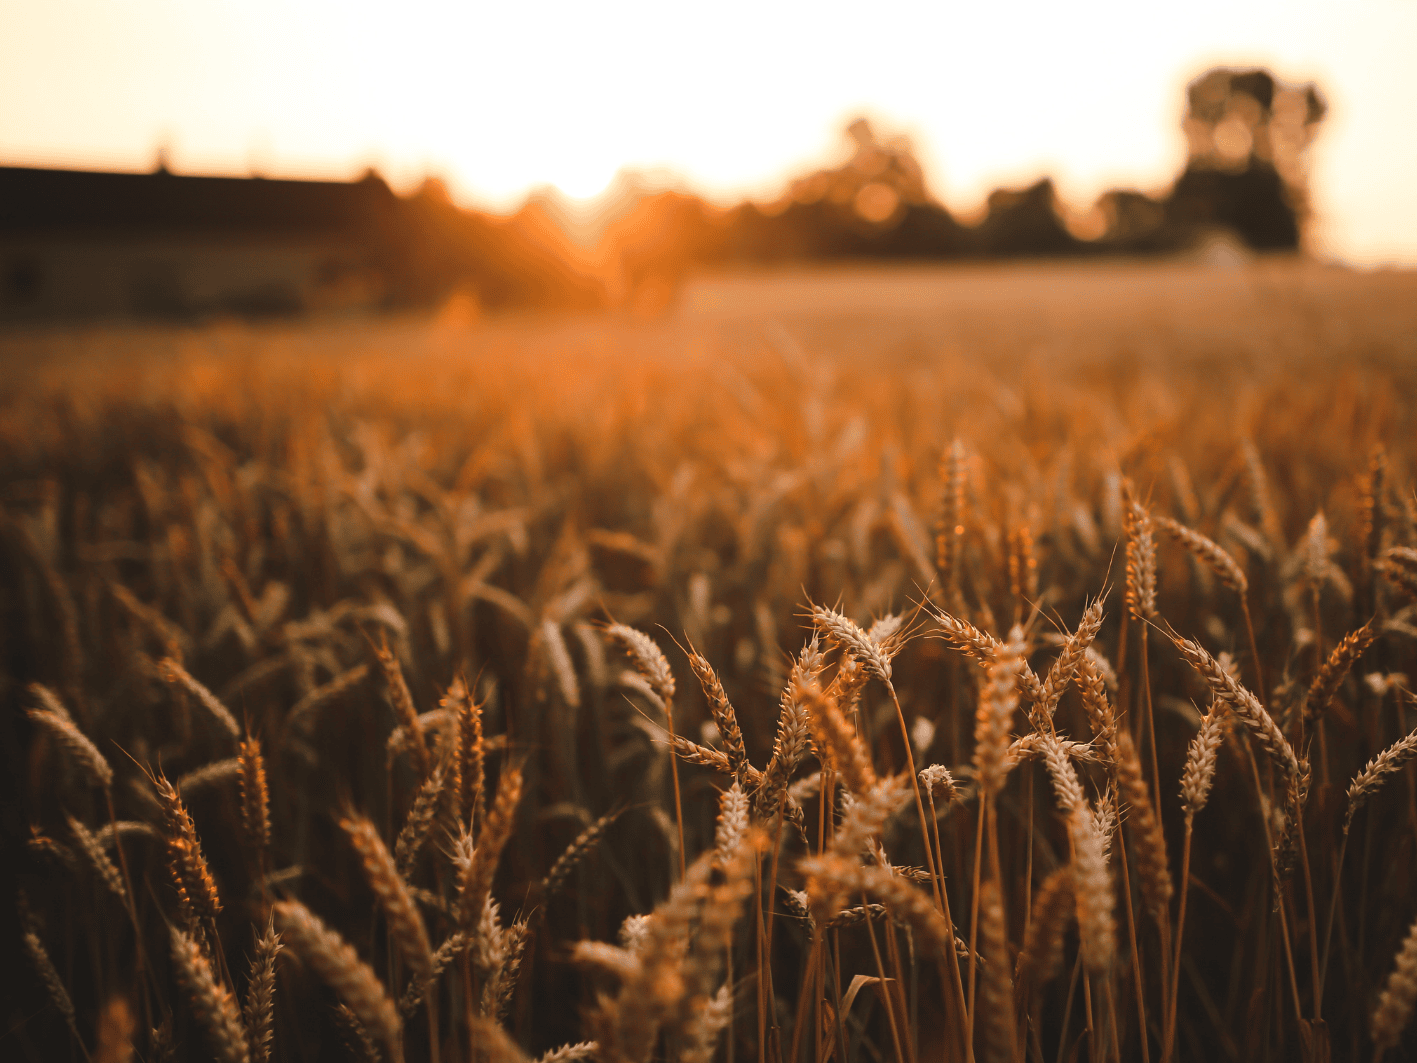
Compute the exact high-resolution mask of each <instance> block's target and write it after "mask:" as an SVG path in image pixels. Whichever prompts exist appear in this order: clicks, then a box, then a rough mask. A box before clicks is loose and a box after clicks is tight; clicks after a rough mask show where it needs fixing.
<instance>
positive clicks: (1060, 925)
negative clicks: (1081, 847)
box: [1018, 867, 1076, 984]
mask: <svg viewBox="0 0 1417 1063" xmlns="http://www.w3.org/2000/svg"><path fill="white" fill-rule="evenodd" d="M1075 915H1076V908H1075V905H1074V902H1073V871H1072V868H1070V867H1060V868H1058V869H1057V870H1055V871H1054V872H1053V873H1052V874H1051V875H1049V876H1048V877H1047V878H1045V879H1044V880H1043V884H1042V885H1041V886H1039V887H1038V892H1037V894H1035V895H1034V898H1033V918H1032V919H1030V920H1029V922H1028V929H1027V930H1026V931H1024V935H1023V951H1022V952H1020V953H1019V958H1018V976H1019V979H1020V981H1022V980H1024V979H1028V980H1029V981H1031V982H1034V983H1037V984H1042V983H1043V982H1047V981H1049V980H1051V979H1052V978H1053V977H1054V976H1055V975H1057V973H1058V969H1059V968H1060V967H1061V966H1062V964H1063V934H1064V932H1065V931H1066V930H1067V929H1068V924H1069V923H1070V922H1072V920H1073V918H1074V917H1075Z"/></svg>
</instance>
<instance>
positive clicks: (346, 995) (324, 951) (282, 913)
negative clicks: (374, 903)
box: [271, 901, 403, 1063]
mask: <svg viewBox="0 0 1417 1063" xmlns="http://www.w3.org/2000/svg"><path fill="white" fill-rule="evenodd" d="M271 912H272V915H273V916H274V919H275V925H276V929H277V930H279V931H280V934H281V937H282V938H284V939H285V942H286V944H287V945H289V947H290V950H291V951H292V952H294V953H295V955H296V956H298V957H299V958H300V960H301V962H303V963H304V964H305V965H306V966H308V967H309V968H310V969H311V970H313V971H314V972H315V973H316V974H317V975H319V976H320V978H322V979H323V980H324V981H325V982H326V983H327V984H328V985H329V986H330V987H331V988H332V989H334V991H335V993H336V994H337V995H338V996H339V998H340V1000H342V1001H343V1002H344V1004H345V1006H346V1007H348V1008H349V1010H350V1012H351V1013H353V1015H354V1017H355V1018H356V1019H357V1020H358V1021H359V1025H360V1026H362V1027H363V1028H364V1029H365V1030H366V1031H367V1032H368V1033H369V1035H370V1036H371V1037H373V1038H374V1040H375V1041H376V1042H377V1043H378V1044H379V1045H380V1046H381V1047H382V1048H383V1049H384V1051H385V1052H386V1053H387V1054H388V1057H389V1060H390V1063H401V1061H402V1060H403V1046H402V1041H401V1036H402V1028H403V1027H402V1023H401V1022H400V1020H399V1013H398V1009H397V1008H396V1007H394V1003H393V1001H391V1000H390V999H389V995H388V993H387V992H385V990H384V985H383V983H382V982H380V981H379V979H378V977H377V976H376V975H375V974H374V972H373V971H372V970H370V969H369V965H368V964H366V963H365V962H364V961H363V960H361V959H360V958H359V954H358V953H357V952H355V951H354V947H353V946H352V945H350V944H349V942H347V941H345V940H344V938H342V937H340V936H339V934H337V933H336V932H335V931H333V930H331V929H330V928H329V927H327V926H325V924H324V923H323V922H321V921H320V919H319V917H317V916H316V915H315V914H314V913H313V912H311V911H310V909H308V908H306V907H305V905H303V904H301V903H300V902H299V901H277V902H276V903H275V904H274V905H272V907H271Z"/></svg>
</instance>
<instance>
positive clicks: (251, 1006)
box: [242, 921, 282, 1063]
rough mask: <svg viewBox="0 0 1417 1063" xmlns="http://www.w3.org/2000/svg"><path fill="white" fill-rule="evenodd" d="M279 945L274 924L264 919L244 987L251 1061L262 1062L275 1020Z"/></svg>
mask: <svg viewBox="0 0 1417 1063" xmlns="http://www.w3.org/2000/svg"><path fill="white" fill-rule="evenodd" d="M281 948H282V946H281V941H280V935H279V934H277V933H276V927H275V923H274V922H273V921H272V922H268V923H267V925H266V929H265V932H264V933H263V934H261V936H260V937H258V938H257V939H256V954H255V955H254V956H252V957H251V978H250V981H249V983H248V985H247V989H246V1004H245V1007H244V1008H243V1009H242V1010H243V1013H244V1016H245V1019H246V1034H247V1039H248V1041H249V1043H250V1046H251V1058H252V1063H266V1061H267V1060H268V1059H269V1058H270V1052H271V1032H272V1026H273V1024H274V1020H275V992H276V957H277V956H279V955H280V951H281Z"/></svg>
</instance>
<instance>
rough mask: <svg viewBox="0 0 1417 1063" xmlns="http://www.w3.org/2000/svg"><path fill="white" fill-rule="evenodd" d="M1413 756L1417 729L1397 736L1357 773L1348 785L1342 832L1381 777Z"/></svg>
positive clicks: (1414, 755) (1351, 821)
mask: <svg viewBox="0 0 1417 1063" xmlns="http://www.w3.org/2000/svg"><path fill="white" fill-rule="evenodd" d="M1413 757H1417V730H1414V731H1413V732H1412V733H1411V734H1409V735H1406V736H1404V737H1402V738H1399V739H1398V740H1397V741H1396V742H1394V743H1393V744H1392V745H1390V746H1388V747H1387V748H1386V749H1384V750H1383V751H1382V752H1381V753H1379V754H1378V755H1377V756H1376V757H1374V758H1373V759H1372V760H1370V761H1368V765H1367V767H1365V768H1364V769H1363V770H1362V771H1361V772H1359V773H1358V775H1357V777H1356V778H1355V779H1354V780H1353V782H1352V783H1351V784H1350V785H1349V787H1348V814H1347V815H1346V816H1345V817H1344V819H1343V833H1344V834H1347V833H1348V829H1349V828H1350V827H1351V826H1352V825H1353V817H1354V816H1355V815H1357V814H1358V810H1359V809H1360V808H1362V807H1363V805H1364V804H1366V803H1367V802H1368V800H1369V799H1370V798H1372V796H1373V795H1374V794H1375V793H1377V792H1378V790H1379V789H1380V788H1381V786H1382V784H1383V779H1384V778H1385V777H1386V776H1388V775H1392V774H1394V773H1395V772H1399V771H1401V770H1402V769H1403V768H1404V767H1405V766H1406V765H1407V762H1408V761H1410V760H1411V759H1412V758H1413Z"/></svg>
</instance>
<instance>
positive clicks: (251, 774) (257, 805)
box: [237, 738, 271, 857]
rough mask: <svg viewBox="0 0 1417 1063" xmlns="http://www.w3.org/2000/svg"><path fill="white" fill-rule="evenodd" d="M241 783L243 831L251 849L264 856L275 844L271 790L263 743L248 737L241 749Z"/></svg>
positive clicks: (239, 753) (239, 752) (239, 749)
mask: <svg viewBox="0 0 1417 1063" xmlns="http://www.w3.org/2000/svg"><path fill="white" fill-rule="evenodd" d="M237 761H238V762H239V777H240V783H241V832H242V836H243V838H244V839H245V841H246V844H247V846H249V847H250V849H251V851H252V852H254V853H256V854H258V855H259V856H261V857H264V855H265V853H266V851H267V850H268V849H269V848H270V847H271V812H270V804H271V799H270V791H269V789H268V788H267V786H266V762H265V758H264V757H262V756H261V743H260V741H259V740H258V739H256V738H246V739H244V740H243V741H242V742H241V745H240V746H239V747H238V749H237Z"/></svg>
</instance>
